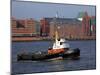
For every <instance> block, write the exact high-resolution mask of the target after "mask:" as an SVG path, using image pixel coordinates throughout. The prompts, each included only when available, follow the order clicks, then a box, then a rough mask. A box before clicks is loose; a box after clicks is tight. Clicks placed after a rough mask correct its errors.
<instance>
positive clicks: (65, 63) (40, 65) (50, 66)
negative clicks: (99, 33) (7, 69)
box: [12, 40, 96, 74]
mask: <svg viewBox="0 0 100 75" xmlns="http://www.w3.org/2000/svg"><path fill="white" fill-rule="evenodd" d="M69 43H70V45H71V48H80V50H81V51H80V59H79V60H67V59H65V60H55V61H53V60H52V61H24V62H23V61H21V62H17V60H16V59H17V58H16V56H17V54H18V53H20V52H23V51H24V52H32V51H47V49H48V47H49V46H52V43H51V42H50V41H41V42H39V41H38V42H36V41H35V42H13V43H12V73H17V74H18V73H35V72H53V71H71V70H85V69H95V68H96V59H95V52H96V50H95V49H96V48H95V47H96V46H95V40H92V41H69Z"/></svg>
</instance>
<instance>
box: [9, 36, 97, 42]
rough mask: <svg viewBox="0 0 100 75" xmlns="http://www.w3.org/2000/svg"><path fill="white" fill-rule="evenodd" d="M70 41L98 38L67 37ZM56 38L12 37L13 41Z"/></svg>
mask: <svg viewBox="0 0 100 75" xmlns="http://www.w3.org/2000/svg"><path fill="white" fill-rule="evenodd" d="M65 39H66V40H69V41H78V40H79V41H80V40H83V41H85V40H96V38H94V37H93V38H70V39H68V38H65ZM53 40H54V39H51V38H39V37H12V39H11V41H12V42H32V41H53Z"/></svg>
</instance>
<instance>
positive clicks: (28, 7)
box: [11, 1, 95, 20]
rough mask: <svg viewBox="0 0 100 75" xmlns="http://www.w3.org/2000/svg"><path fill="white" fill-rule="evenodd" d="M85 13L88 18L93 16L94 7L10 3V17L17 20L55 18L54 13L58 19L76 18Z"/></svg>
mask: <svg viewBox="0 0 100 75" xmlns="http://www.w3.org/2000/svg"><path fill="white" fill-rule="evenodd" d="M85 11H86V12H87V13H88V14H89V15H90V16H95V6H86V5H69V4H50V3H36V2H20V1H12V11H11V12H12V14H11V15H12V16H13V17H15V18H17V19H23V18H34V19H36V20H39V19H41V18H43V17H55V15H56V12H58V16H59V17H64V18H76V17H77V15H78V13H79V12H85Z"/></svg>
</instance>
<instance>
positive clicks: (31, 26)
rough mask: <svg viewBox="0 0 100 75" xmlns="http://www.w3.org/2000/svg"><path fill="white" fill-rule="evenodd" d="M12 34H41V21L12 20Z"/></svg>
mask: <svg viewBox="0 0 100 75" xmlns="http://www.w3.org/2000/svg"><path fill="white" fill-rule="evenodd" d="M11 25H12V36H18V37H20V36H39V35H40V23H39V22H37V21H35V20H33V19H14V18H12V20H11Z"/></svg>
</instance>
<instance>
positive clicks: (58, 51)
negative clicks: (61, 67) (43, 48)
mask: <svg viewBox="0 0 100 75" xmlns="http://www.w3.org/2000/svg"><path fill="white" fill-rule="evenodd" d="M57 53H64V48H61V49H51V50H48V54H57Z"/></svg>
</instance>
